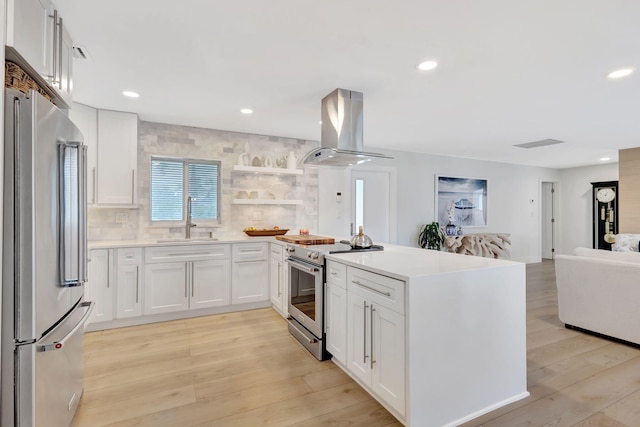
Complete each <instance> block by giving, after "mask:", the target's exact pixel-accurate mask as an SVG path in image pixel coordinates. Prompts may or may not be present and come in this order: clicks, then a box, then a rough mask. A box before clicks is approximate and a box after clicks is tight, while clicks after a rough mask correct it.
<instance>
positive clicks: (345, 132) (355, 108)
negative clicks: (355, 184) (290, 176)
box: [300, 89, 392, 167]
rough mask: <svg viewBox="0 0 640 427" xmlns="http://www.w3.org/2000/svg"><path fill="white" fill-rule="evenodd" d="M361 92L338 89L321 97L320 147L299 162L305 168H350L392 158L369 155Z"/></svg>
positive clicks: (376, 154) (381, 155)
mask: <svg viewBox="0 0 640 427" xmlns="http://www.w3.org/2000/svg"><path fill="white" fill-rule="evenodd" d="M362 107H363V102H362V92H355V91H351V90H346V89H336V90H334V91H333V92H331V93H330V94H329V95H327V96H325V97H324V98H322V129H321V134H320V148H316V149H315V150H311V151H310V152H309V153H307V154H306V155H305V156H304V158H302V160H301V161H300V163H301V164H302V165H303V166H345V167H346V166H351V165H359V164H362V163H365V162H368V161H370V160H372V159H374V158H376V159H379V158H381V159H391V158H392V157H389V156H385V155H384V154H379V153H368V152H365V151H364V150H363V148H364V147H363V144H362Z"/></svg>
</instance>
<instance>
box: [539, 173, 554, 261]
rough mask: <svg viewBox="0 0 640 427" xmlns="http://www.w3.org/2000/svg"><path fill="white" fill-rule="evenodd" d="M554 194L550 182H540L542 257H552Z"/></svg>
mask: <svg viewBox="0 0 640 427" xmlns="http://www.w3.org/2000/svg"><path fill="white" fill-rule="evenodd" d="M554 194H555V188H554V185H553V183H552V182H543V183H542V203H541V209H542V215H541V221H542V225H541V230H542V258H546V259H553V253H554V252H555V249H554V232H555V230H554V227H555V215H554Z"/></svg>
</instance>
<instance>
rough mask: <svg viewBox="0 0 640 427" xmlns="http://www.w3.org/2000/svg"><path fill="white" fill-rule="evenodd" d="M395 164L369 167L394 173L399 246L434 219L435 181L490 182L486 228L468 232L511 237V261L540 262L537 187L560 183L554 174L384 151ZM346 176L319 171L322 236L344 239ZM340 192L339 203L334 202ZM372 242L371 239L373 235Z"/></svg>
mask: <svg viewBox="0 0 640 427" xmlns="http://www.w3.org/2000/svg"><path fill="white" fill-rule="evenodd" d="M385 153H387V154H389V155H391V156H393V157H394V160H378V161H376V162H371V164H369V165H368V166H369V167H370V166H373V165H375V163H377V164H379V165H381V166H382V165H384V166H387V167H395V168H396V169H397V182H398V193H397V204H398V205H397V239H396V242H395V243H397V244H400V245H409V246H417V244H416V239H417V235H418V231H419V229H420V227H421V226H422V225H423V224H426V223H428V222H431V221H433V220H434V219H435V212H434V209H435V176H436V175H441V176H461V177H477V178H486V179H487V180H488V184H487V187H488V201H487V216H488V218H487V222H488V226H487V227H486V228H468V229H466V230H465V232H466V233H473V232H501V233H510V234H511V241H512V245H511V259H512V260H515V261H522V262H539V261H540V250H541V249H540V185H541V182H542V181H558V174H559V173H558V171H557V170H555V169H547V168H535V167H528V166H520V165H512V164H506V163H497V162H487V161H479V160H470V159H462V158H455V157H444V156H433V155H428V154H419V153H409V152H400V151H385ZM347 177H348V171H346V170H345V169H333V168H320V171H319V187H320V193H319V231H320V234H329V235H334V236H345V237H346V236H347V235H348V232H349V227H348V224H349V210H348V200H350V194H349V188H348V187H349V186H348V182H349V181H348V179H347ZM338 191H340V192H342V194H343V202H342V206H339V205H338V204H337V203H336V201H335V194H336V192H338ZM371 237H372V238H373V239H374V241H375V236H371Z"/></svg>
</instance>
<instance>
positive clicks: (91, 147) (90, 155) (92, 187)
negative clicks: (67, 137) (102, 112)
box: [69, 102, 98, 205]
mask: <svg viewBox="0 0 640 427" xmlns="http://www.w3.org/2000/svg"><path fill="white" fill-rule="evenodd" d="M69 118H70V119H71V121H73V123H75V125H76V126H78V128H79V129H80V132H82V135H83V136H84V145H86V146H87V203H88V204H89V205H94V204H95V203H96V185H97V181H96V180H97V178H98V110H96V109H95V108H91V107H88V106H86V105H83V104H78V103H76V102H74V103H73V104H72V106H71V110H69Z"/></svg>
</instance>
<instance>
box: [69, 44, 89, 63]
mask: <svg viewBox="0 0 640 427" xmlns="http://www.w3.org/2000/svg"><path fill="white" fill-rule="evenodd" d="M73 58H74V59H79V60H81V61H92V59H91V55H89V51H88V50H87V48H86V47H84V46H80V45H76V46H74V47H73Z"/></svg>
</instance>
